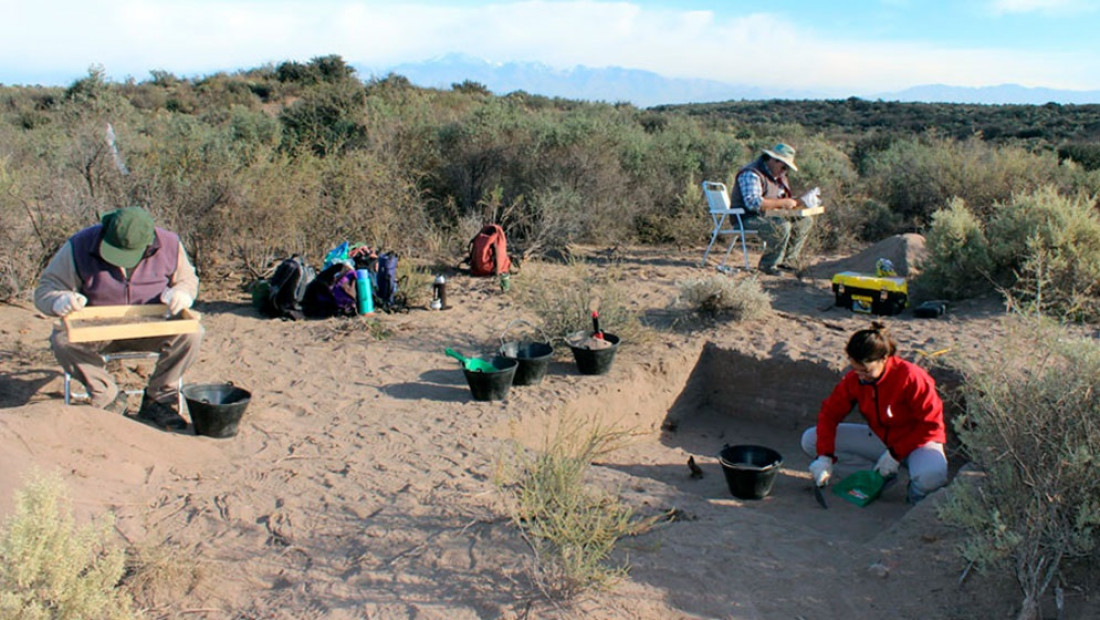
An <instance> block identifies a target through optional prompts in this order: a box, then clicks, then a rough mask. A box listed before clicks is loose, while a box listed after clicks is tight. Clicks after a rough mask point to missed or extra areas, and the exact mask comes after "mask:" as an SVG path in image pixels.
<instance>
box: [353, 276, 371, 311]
mask: <svg viewBox="0 0 1100 620" xmlns="http://www.w3.org/2000/svg"><path fill="white" fill-rule="evenodd" d="M355 301H356V304H355V310H356V311H357V312H358V313H359V314H371V313H372V312H374V292H373V291H372V290H371V285H370V272H368V271H367V270H366V269H357V270H355Z"/></svg>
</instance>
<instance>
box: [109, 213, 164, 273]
mask: <svg viewBox="0 0 1100 620" xmlns="http://www.w3.org/2000/svg"><path fill="white" fill-rule="evenodd" d="M154 228H155V225H154V224H153V218H152V217H150V215H149V213H148V212H147V211H146V210H145V209H142V208H141V207H125V208H123V209H116V210H114V211H111V212H110V213H107V214H106V215H104V216H103V241H102V242H100V244H99V255H100V256H102V257H103V260H105V261H107V262H108V263H111V264H112V265H118V266H119V267H122V268H123V269H133V268H134V267H136V266H137V264H138V262H140V261H141V257H142V256H145V248H147V247H149V244H151V243H153V237H154V236H155V235H156V233H155V231H154V230H153V229H154Z"/></svg>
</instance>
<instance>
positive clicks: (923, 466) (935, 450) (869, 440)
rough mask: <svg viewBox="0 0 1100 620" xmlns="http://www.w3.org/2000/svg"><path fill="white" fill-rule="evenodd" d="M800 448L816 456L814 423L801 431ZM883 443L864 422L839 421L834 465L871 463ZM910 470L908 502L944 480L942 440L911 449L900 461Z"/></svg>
mask: <svg viewBox="0 0 1100 620" xmlns="http://www.w3.org/2000/svg"><path fill="white" fill-rule="evenodd" d="M802 451H803V452H805V453H806V454H808V455H809V456H810V457H811V458H814V457H817V427H816V426H811V427H810V428H808V429H806V432H804V433H802ZM885 451H886V444H884V443H882V440H881V439H879V438H878V436H876V435H875V434H874V432H872V431H871V427H869V426H867V425H866V424H852V423H848V422H842V423H840V424H838V425H837V427H836V454H835V456H836V458H837V465H838V466H840V467H848V468H852V469H867V468H868V466H870V467H874V466H875V463H877V462H878V459H879V457H880V456H882V453H883V452H885ZM901 464H902V466H904V467H905V468H907V469H908V470H909V502H910V503H912V504H915V503H917V502H919V501H920V500H922V499H924V497H925V496H926V495H928V494H929V493H931V492H932V491H935V490H936V489H938V488H940V487H942V486H944V485H945V484H947V455H946V453H944V450H943V444H942V443H937V442H934V441H930V442H928V443H926V444H924V445H923V446H921V447H919V448H917V449H916V450H913V451H912V452H910V453H909V456H907V457H905V459H903V460H902V461H901Z"/></svg>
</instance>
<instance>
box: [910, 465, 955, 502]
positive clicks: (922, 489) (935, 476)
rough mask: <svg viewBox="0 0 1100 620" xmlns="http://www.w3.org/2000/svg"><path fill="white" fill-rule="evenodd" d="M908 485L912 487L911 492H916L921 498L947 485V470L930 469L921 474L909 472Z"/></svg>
mask: <svg viewBox="0 0 1100 620" xmlns="http://www.w3.org/2000/svg"><path fill="white" fill-rule="evenodd" d="M909 473H910V483H911V484H912V485H913V490H914V491H916V492H917V493H918V494H919V495H920V496H921V497H924V496H925V495H928V494H929V493H931V492H932V491H935V490H936V489H939V488H940V487H942V486H944V485H946V484H947V470H946V469H942V470H941V469H938V468H937V469H930V470H926V471H921V472H913V471H910V472H909Z"/></svg>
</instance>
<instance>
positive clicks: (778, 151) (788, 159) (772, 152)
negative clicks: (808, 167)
mask: <svg viewBox="0 0 1100 620" xmlns="http://www.w3.org/2000/svg"><path fill="white" fill-rule="evenodd" d="M764 154H765V155H767V156H768V157H771V158H772V159H778V160H779V161H781V162H783V163H785V164H787V167H788V168H790V169H791V170H794V171H795V172H797V171H798V166H796V165H794V147H793V146H791V145H789V144H783V143H782V142H780V143H779V144H776V145H775V146H773V147H772V148H770V149H764Z"/></svg>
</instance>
